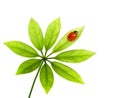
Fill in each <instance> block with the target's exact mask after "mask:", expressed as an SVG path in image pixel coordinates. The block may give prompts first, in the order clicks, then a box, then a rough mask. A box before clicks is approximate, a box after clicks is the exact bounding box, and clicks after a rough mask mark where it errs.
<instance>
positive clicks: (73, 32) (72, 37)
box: [67, 31, 78, 41]
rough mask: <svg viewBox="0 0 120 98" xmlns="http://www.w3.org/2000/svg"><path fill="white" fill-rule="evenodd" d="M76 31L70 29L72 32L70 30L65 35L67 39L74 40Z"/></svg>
mask: <svg viewBox="0 0 120 98" xmlns="http://www.w3.org/2000/svg"><path fill="white" fill-rule="evenodd" d="M77 33H78V32H77V31H72V32H70V33H69V34H68V36H67V39H68V40H69V41H73V40H75V39H76V38H77Z"/></svg>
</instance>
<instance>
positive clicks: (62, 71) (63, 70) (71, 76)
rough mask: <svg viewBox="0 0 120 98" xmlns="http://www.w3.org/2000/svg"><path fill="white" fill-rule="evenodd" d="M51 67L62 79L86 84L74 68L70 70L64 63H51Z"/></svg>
mask: <svg viewBox="0 0 120 98" xmlns="http://www.w3.org/2000/svg"><path fill="white" fill-rule="evenodd" d="M51 65H52V67H53V69H54V71H55V72H56V73H57V74H58V75H60V76H61V77H63V78H65V79H67V80H69V81H73V82H77V83H81V84H84V82H83V80H82V78H81V76H80V75H79V74H78V73H77V72H76V71H75V70H73V69H72V68H70V67H68V66H66V65H64V64H62V63H58V62H51Z"/></svg>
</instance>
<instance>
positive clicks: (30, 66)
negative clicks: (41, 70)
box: [16, 59, 41, 75]
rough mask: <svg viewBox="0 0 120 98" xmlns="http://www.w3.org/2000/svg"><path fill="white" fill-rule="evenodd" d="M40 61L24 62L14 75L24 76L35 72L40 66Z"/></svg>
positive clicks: (30, 60)
mask: <svg viewBox="0 0 120 98" xmlns="http://www.w3.org/2000/svg"><path fill="white" fill-rule="evenodd" d="M40 62H41V60H40V59H29V60H26V61H24V62H23V63H22V64H21V65H20V66H19V68H18V70H17V72H16V75H19V74H26V73H30V72H32V71H34V70H36V69H37V68H38V67H39V66H41V65H40Z"/></svg>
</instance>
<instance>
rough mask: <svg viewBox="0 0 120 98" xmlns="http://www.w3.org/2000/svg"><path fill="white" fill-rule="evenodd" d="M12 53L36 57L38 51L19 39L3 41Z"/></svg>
mask: <svg viewBox="0 0 120 98" xmlns="http://www.w3.org/2000/svg"><path fill="white" fill-rule="evenodd" d="M4 44H5V45H6V46H7V47H8V48H10V49H11V50H12V51H13V52H14V53H16V54H18V55H20V56H24V57H36V56H38V53H37V52H36V51H35V50H34V49H33V48H32V47H31V46H29V45H27V44H25V43H23V42H20V41H9V42H5V43H4Z"/></svg>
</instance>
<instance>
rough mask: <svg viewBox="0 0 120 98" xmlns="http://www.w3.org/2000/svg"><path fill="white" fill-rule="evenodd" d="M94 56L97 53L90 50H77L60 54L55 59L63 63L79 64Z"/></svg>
mask: <svg viewBox="0 0 120 98" xmlns="http://www.w3.org/2000/svg"><path fill="white" fill-rule="evenodd" d="M94 54H95V52H92V51H89V50H83V49H77V50H70V51H66V52H62V53H60V54H58V55H57V56H56V57H55V59H57V60H60V61H63V62H69V63H78V62H83V61H85V60H87V59H89V58H90V57H91V56H93V55H94Z"/></svg>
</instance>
